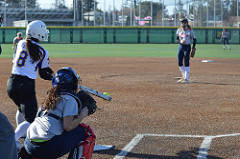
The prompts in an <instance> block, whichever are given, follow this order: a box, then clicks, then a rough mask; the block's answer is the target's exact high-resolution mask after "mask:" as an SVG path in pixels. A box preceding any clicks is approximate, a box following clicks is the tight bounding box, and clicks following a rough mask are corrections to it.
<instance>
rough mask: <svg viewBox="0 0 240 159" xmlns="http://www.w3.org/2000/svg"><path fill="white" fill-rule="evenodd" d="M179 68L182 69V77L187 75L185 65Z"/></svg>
mask: <svg viewBox="0 0 240 159" xmlns="http://www.w3.org/2000/svg"><path fill="white" fill-rule="evenodd" d="M179 70H180V71H181V73H182V77H185V67H184V66H180V67H179Z"/></svg>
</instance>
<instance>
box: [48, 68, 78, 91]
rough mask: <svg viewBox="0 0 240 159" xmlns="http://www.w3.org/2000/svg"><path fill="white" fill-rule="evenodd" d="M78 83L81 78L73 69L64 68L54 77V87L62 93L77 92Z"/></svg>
mask: <svg viewBox="0 0 240 159" xmlns="http://www.w3.org/2000/svg"><path fill="white" fill-rule="evenodd" d="M78 81H80V78H79V76H78V75H77V73H76V72H75V71H74V70H73V69H72V68H70V67H63V68H61V69H60V70H58V71H57V73H56V74H55V76H54V77H53V79H52V85H53V87H56V86H57V87H58V90H59V91H60V92H72V91H75V90H77V88H78Z"/></svg>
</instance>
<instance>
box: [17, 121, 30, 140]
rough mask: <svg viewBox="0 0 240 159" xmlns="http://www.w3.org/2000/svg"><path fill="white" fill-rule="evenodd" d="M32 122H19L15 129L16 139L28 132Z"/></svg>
mask: <svg viewBox="0 0 240 159" xmlns="http://www.w3.org/2000/svg"><path fill="white" fill-rule="evenodd" d="M29 126H30V123H29V122H27V121H24V122H22V123H21V124H19V125H18V126H17V128H16V130H15V140H16V141H17V140H18V139H19V138H20V137H22V136H23V135H24V134H27V129H28V128H29Z"/></svg>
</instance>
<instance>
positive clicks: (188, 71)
mask: <svg viewBox="0 0 240 159" xmlns="http://www.w3.org/2000/svg"><path fill="white" fill-rule="evenodd" d="M189 73H190V67H185V77H184V78H185V79H186V80H188V77H189Z"/></svg>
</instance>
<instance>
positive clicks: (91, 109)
mask: <svg viewBox="0 0 240 159" xmlns="http://www.w3.org/2000/svg"><path fill="white" fill-rule="evenodd" d="M76 96H77V97H78V98H79V99H80V101H81V102H82V108H84V107H87V108H88V115H91V114H93V113H95V112H96V110H97V105H96V103H97V102H96V101H95V100H94V99H93V97H92V96H91V95H90V94H88V93H87V92H86V91H78V92H77V93H76Z"/></svg>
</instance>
